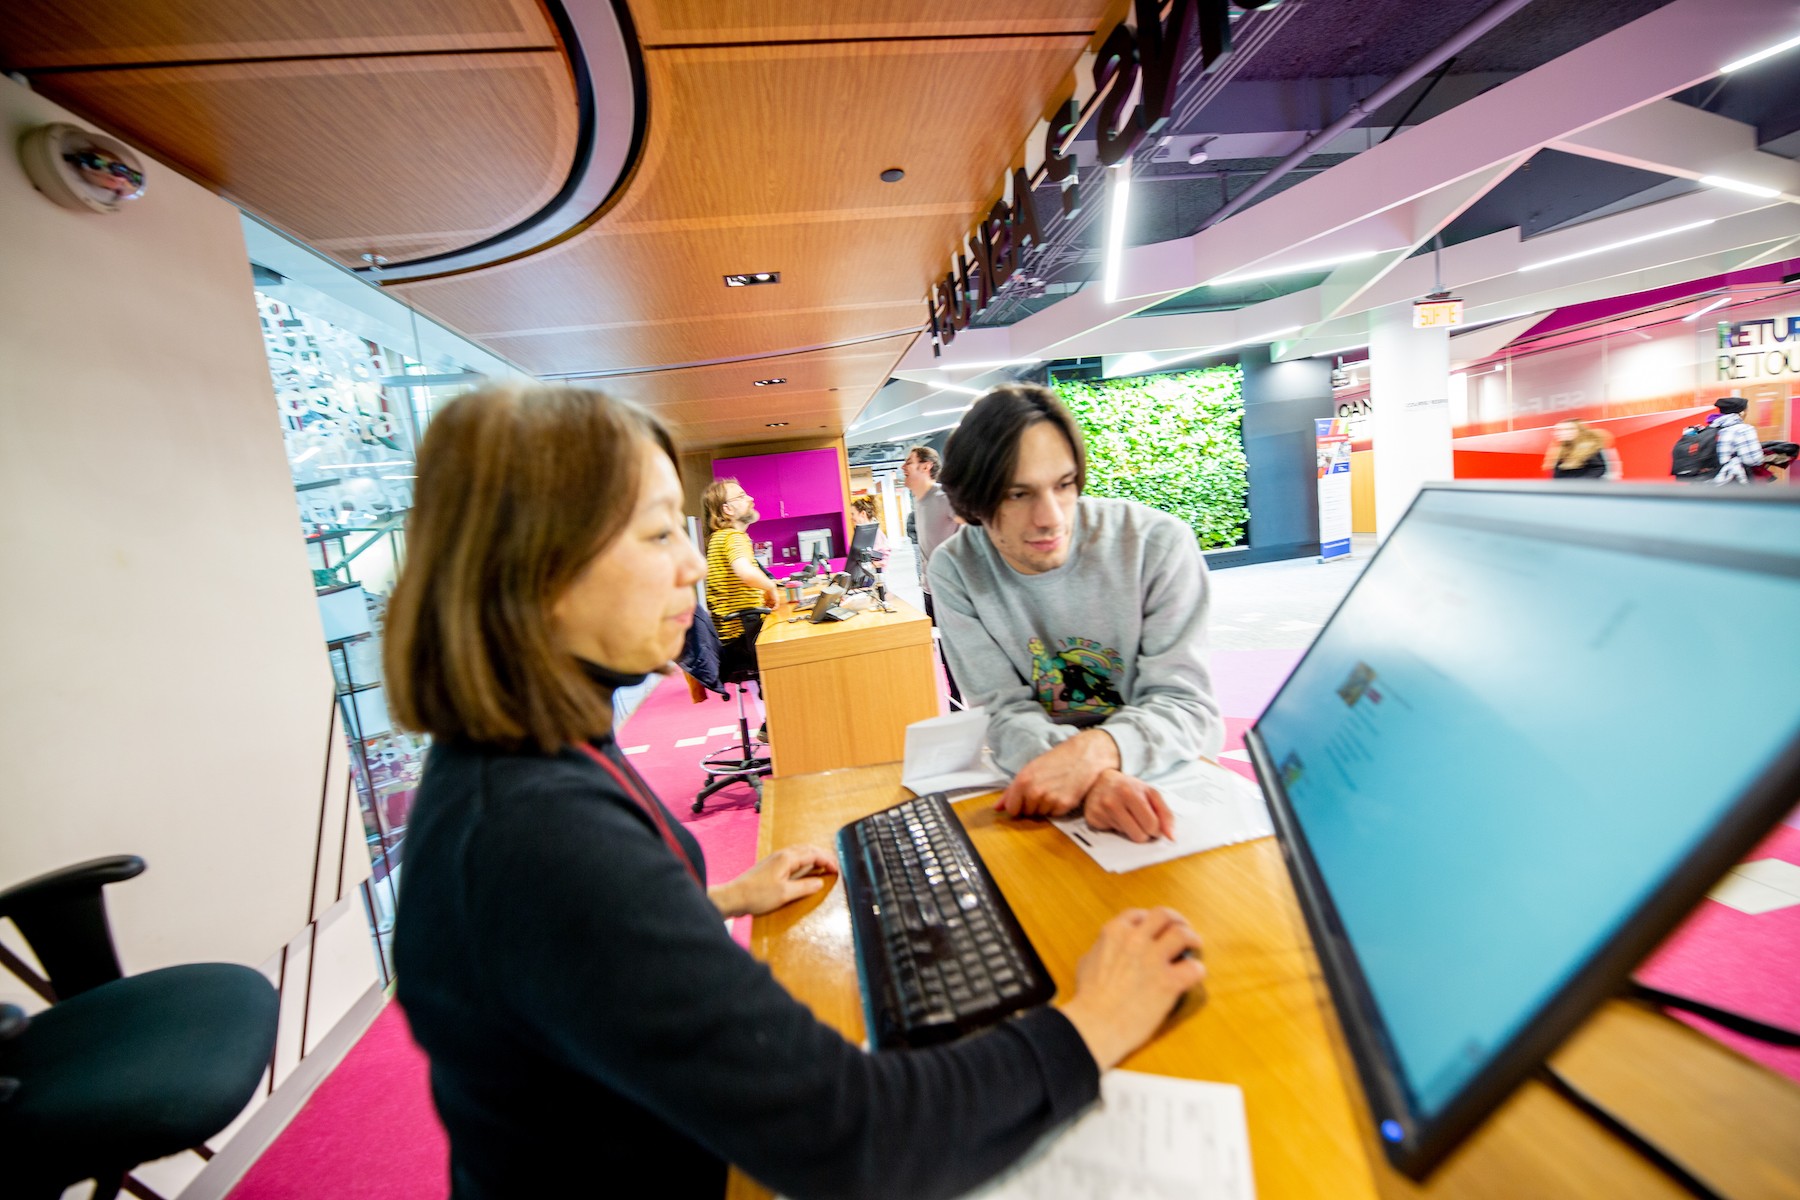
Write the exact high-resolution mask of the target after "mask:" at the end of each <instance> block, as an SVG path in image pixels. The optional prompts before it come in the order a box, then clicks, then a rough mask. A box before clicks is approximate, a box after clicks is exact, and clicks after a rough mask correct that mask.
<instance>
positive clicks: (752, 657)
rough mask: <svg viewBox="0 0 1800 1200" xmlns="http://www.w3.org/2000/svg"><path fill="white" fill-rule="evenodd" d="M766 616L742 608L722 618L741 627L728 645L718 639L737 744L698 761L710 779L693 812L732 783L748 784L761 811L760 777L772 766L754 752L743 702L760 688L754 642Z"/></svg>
mask: <svg viewBox="0 0 1800 1200" xmlns="http://www.w3.org/2000/svg"><path fill="white" fill-rule="evenodd" d="M768 615H769V610H768V609H766V608H744V609H739V610H738V611H737V612H734V613H730V614H728V615H727V616H726V617H725V618H724V619H725V620H727V621H731V620H735V621H738V622H739V623H741V624H742V626H743V633H741V634H739V635H738V636H737V637H735V638H732V639H730V640H729V641H726V640H723V639H721V640H720V643H719V679H720V681H721V682H722V683H724V684H725V685H726V686H728V687H734V688H736V689H737V702H738V740H737V743H736V744H735V745H731V746H726V747H725V748H724V749H722V750H715V751H713V752H712V753H711V754H708V755H707V756H706V757H705V758H703V759H701V760H700V769H701V770H702V771H705V772H706V773H707V775H708V776H710V778H709V779H708V780H707V782H706V786H705V787H703V788H701V789H700V794H699V795H697V796H695V797H694V811H695V812H703V811H705V809H706V798H707V797H708V796H711V795H712V794H713V793H715V792H719V791H723V790H724V789H725V788H728V787H730V786H731V785H732V784H734V783H748V784H749V785H750V787H751V788H752V790H754V791H755V792H756V811H757V812H761V811H762V781H763V776H765V775H767V774H769V772H771V771H773V770H774V769H775V766H774V763H773V762H771V761H770V759H769V758H768V756H767V755H764V754H759V753H758V752H757V749H756V745H757V744H756V742H754V741H753V740H751V737H750V713H749V708H748V706H747V704H746V703H745V699H744V698H745V695H746V694H747V693H748V692H749V690H750V685H751V684H752V683H754V684H756V685H757V687H758V689H759V690H760V689H761V687H762V676H761V675H760V674H759V673H758V672H757V669H756V639H757V637H758V636H759V635H761V633H762V619H763V618H764V617H766V616H768Z"/></svg>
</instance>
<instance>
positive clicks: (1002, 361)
mask: <svg viewBox="0 0 1800 1200" xmlns="http://www.w3.org/2000/svg"><path fill="white" fill-rule="evenodd" d="M1043 361H1044V360H1043V359H1041V358H996V359H992V360H991V361H988V362H968V363H944V364H943V365H941V366H939V367H937V368H935V369H936V370H939V371H986V370H990V369H992V368H994V367H1031V366H1036V365H1037V364H1038V363H1041V362H1043Z"/></svg>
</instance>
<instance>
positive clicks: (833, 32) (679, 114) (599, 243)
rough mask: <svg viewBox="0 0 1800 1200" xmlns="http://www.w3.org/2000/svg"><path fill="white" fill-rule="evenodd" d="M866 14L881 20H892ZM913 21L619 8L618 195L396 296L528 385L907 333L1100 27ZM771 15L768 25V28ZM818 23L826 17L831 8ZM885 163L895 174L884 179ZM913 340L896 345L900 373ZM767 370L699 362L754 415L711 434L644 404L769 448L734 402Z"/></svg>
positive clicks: (1010, 17)
mask: <svg viewBox="0 0 1800 1200" xmlns="http://www.w3.org/2000/svg"><path fill="white" fill-rule="evenodd" d="M798 7H799V8H800V9H801V10H802V12H803V13H804V12H811V11H814V10H821V9H824V8H825V6H823V5H801V6H798ZM867 7H868V11H869V12H877V13H879V12H880V10H882V9H883V8H885V9H887V10H890V11H889V13H888V16H889V17H893V15H894V12H896V11H899V10H900V9H901V7H902V6H898V5H887V6H877V5H871V6H867ZM915 7H922V8H926V9H928V10H930V9H935V10H936V12H935V13H933V15H932V19H930V20H924V19H915V20H914V21H912V22H911V23H909V24H907V26H906V27H907V28H908V29H911V30H914V31H915V34H914V36H917V37H918V39H919V40H905V41H881V40H864V39H862V38H860V37H849V38H847V39H845V40H837V39H838V38H839V36H840V34H839V30H838V28H836V27H833V26H831V25H830V24H829V23H827V24H825V25H823V26H820V25H817V24H812V25H808V24H804V23H800V24H796V23H794V22H795V18H794V17H793V16H792V14H791V12H790V10H789V9H787V8H786V7H785V6H775V5H759V6H756V8H755V9H754V10H753V9H752V8H751V7H750V6H747V5H740V6H736V12H737V13H738V15H737V16H733V15H732V13H733V6H729V5H717V6H713V5H699V4H654V3H653V4H649V5H641V6H637V7H635V8H634V15H635V16H636V18H637V20H638V26H639V34H640V37H641V38H642V40H643V43H644V46H645V50H644V61H645V76H646V84H647V91H648V94H649V108H650V124H649V132H648V137H647V139H646V144H645V148H644V153H643V157H642V160H641V162H640V165H639V167H638V171H637V174H636V176H635V177H634V178H633V179H632V181H631V185H630V187H629V188H628V190H627V191H626V192H625V194H624V195H623V196H622V197H621V198H620V199H619V200H618V202H617V203H616V204H615V205H614V206H613V207H612V208H611V210H610V211H608V212H607V213H606V215H605V216H604V217H602V218H601V220H599V221H598V222H596V223H595V224H594V225H593V226H591V227H590V228H589V229H587V230H586V231H584V232H583V233H581V234H580V235H578V236H577V237H575V238H572V239H570V240H569V241H567V242H564V243H563V244H561V245H559V246H556V247H553V248H551V249H549V250H546V251H543V252H541V253H539V254H536V255H533V256H531V257H529V258H525V259H521V260H519V261H517V262H513V263H509V264H505V265H502V266H499V267H494V268H490V269H487V270H484V271H479V272H474V273H471V274H469V275H462V276H454V277H450V278H446V279H441V280H435V281H424V282H419V283H411V284H401V285H397V286H396V290H397V291H399V292H400V293H401V294H403V295H405V296H406V297H407V298H408V299H409V300H410V301H412V302H413V303H415V304H417V305H418V306H419V307H420V308H421V309H423V310H425V311H427V312H430V313H432V314H434V315H436V316H439V317H440V318H442V319H443V320H445V321H446V322H447V323H449V324H452V325H454V326H456V327H457V328H460V329H463V330H466V331H468V332H469V333H471V334H472V335H474V336H476V337H477V338H479V339H480V340H481V341H482V342H483V343H484V344H487V345H490V346H492V347H493V348H494V350H495V351H496V352H498V353H500V354H503V355H505V356H507V357H509V358H511V359H512V360H513V361H515V362H517V363H519V364H520V365H522V366H524V367H525V368H526V369H527V370H530V371H534V372H538V373H543V374H557V375H580V374H582V373H585V372H615V371H620V370H624V369H628V368H631V367H641V366H647V365H664V366H667V365H675V364H682V363H705V362H716V361H717V360H720V359H727V358H745V357H748V356H761V355H771V354H779V353H781V352H783V351H786V350H791V349H797V348H801V347H813V346H827V345H831V344H833V343H839V342H846V341H851V340H853V339H863V338H869V337H871V336H874V335H877V334H882V333H889V332H893V331H896V330H916V329H918V328H919V327H920V325H921V324H922V322H923V319H924V311H925V310H924V297H925V294H926V291H927V288H928V287H929V284H930V280H931V279H932V278H933V277H934V276H935V275H937V274H941V273H942V272H943V270H944V269H945V268H946V267H947V266H948V264H949V258H950V253H951V250H952V248H953V246H955V244H956V243H957V242H958V240H959V239H960V238H961V237H962V235H963V234H964V233H965V232H966V231H967V230H968V228H969V227H970V225H972V224H973V222H974V220H975V218H976V215H977V214H978V213H979V212H980V211H981V210H982V209H984V208H985V207H986V205H988V204H989V203H991V202H992V200H993V199H994V197H995V196H996V194H997V193H998V191H999V189H1000V187H1001V185H1002V182H1003V177H1004V175H1005V173H1006V171H1007V168H1008V166H1009V165H1010V164H1011V161H1012V158H1013V156H1014V155H1015V154H1017V153H1018V151H1019V149H1020V147H1021V146H1022V144H1023V142H1024V140H1025V138H1026V136H1027V135H1028V134H1029V132H1030V131H1031V129H1032V127H1033V126H1034V125H1035V123H1036V122H1037V120H1038V118H1039V117H1040V116H1041V115H1042V113H1043V110H1044V108H1045V107H1046V105H1047V104H1048V103H1049V102H1050V101H1052V100H1054V99H1056V96H1055V95H1054V93H1055V92H1056V91H1057V89H1058V88H1059V87H1064V86H1066V84H1067V81H1068V79H1069V76H1070V69H1071V67H1072V66H1073V65H1074V63H1075V61H1076V60H1077V59H1078V58H1079V57H1080V55H1081V52H1082V51H1083V50H1084V49H1086V47H1087V44H1088V42H1089V40H1090V33H1089V30H1091V29H1092V28H1094V26H1093V24H1092V23H1091V22H1092V21H1093V20H1094V19H1095V18H1094V17H1093V15H1092V13H1091V12H1090V13H1088V14H1086V15H1085V16H1083V15H1082V14H1079V13H1077V14H1076V17H1075V18H1071V17H1070V16H1069V14H1068V12H1067V11H1066V10H1067V9H1068V8H1071V7H1074V6H1071V5H1064V6H1062V9H1063V10H1064V11H1060V12H1058V13H1056V14H1053V16H1054V17H1055V19H1052V20H1046V22H1045V23H1046V24H1049V25H1050V26H1051V27H1052V28H1057V27H1059V26H1060V27H1061V28H1063V29H1068V30H1069V31H1068V32H1055V33H1050V34H1028V35H1020V34H1019V33H1017V32H1016V29H1017V26H1019V25H1020V24H1021V23H1026V24H1029V23H1030V22H1027V21H1024V19H1023V18H1022V17H1020V16H1019V15H1018V14H1019V13H1021V12H1023V11H1024V10H1025V8H1026V6H1024V5H1013V6H1012V9H1013V12H1012V13H1010V14H1003V17H1002V19H1001V21H1000V22H999V23H1000V24H1001V25H1003V26H1004V27H1005V31H1006V32H1007V33H1008V34H1009V35H1010V36H994V35H992V34H991V32H982V33H979V34H976V35H973V36H940V34H941V32H942V31H943V30H944V29H945V28H946V26H947V25H950V24H953V23H951V22H947V21H944V20H940V19H938V17H939V15H941V14H942V13H943V12H946V11H949V10H950V9H951V8H952V6H950V5H947V4H934V5H925V6H915ZM1089 7H1090V8H1092V7H1093V6H1091V5H1090V6H1089ZM777 8H779V9H781V10H782V12H783V13H784V14H785V15H784V16H783V17H782V18H781V19H779V20H777V19H776V18H774V17H770V16H767V15H766V14H767V13H769V12H770V11H772V10H775V9H777ZM714 11H722V12H723V13H724V15H725V17H727V18H729V19H731V20H738V19H742V18H743V15H744V14H750V13H753V12H756V11H760V12H763V13H764V14H765V16H764V19H763V24H762V25H761V26H760V36H761V37H762V38H764V39H786V38H788V37H791V36H792V35H793V34H794V32H795V31H796V30H797V29H798V30H803V31H804V32H806V33H808V34H809V35H810V36H811V37H812V38H813V39H815V40H809V41H802V42H792V43H788V42H776V41H773V40H768V41H764V42H759V43H752V44H742V43H740V44H732V45H720V44H717V42H720V41H725V40H728V39H736V38H741V37H743V36H744V34H745V29H746V28H747V27H746V26H740V25H727V24H725V23H724V22H723V21H721V22H719V23H717V24H711V25H709V24H706V23H704V22H703V21H697V20H696V19H695V18H696V17H697V16H702V17H703V16H705V15H706V14H707V13H709V12H714ZM830 11H833V12H836V13H838V14H840V19H841V14H842V13H843V12H845V11H847V10H846V9H845V8H844V7H843V6H839V7H837V8H834V9H831V10H830ZM855 11H856V13H857V15H858V16H859V17H864V16H867V15H868V12H865V11H864V9H863V7H862V6H855ZM809 19H810V18H809ZM1084 22H1086V23H1084ZM989 24H990V25H992V24H993V22H989ZM964 25H965V27H966V25H967V23H966V22H965V23H964ZM881 27H882V28H884V29H889V28H892V24H891V22H890V23H889V24H884V25H882V26H881ZM857 28H859V29H860V28H861V26H857ZM671 29H677V30H680V31H681V33H682V35H683V36H684V37H690V38H691V39H692V40H704V41H706V42H709V43H712V44H709V45H705V46H687V45H681V46H668V47H664V48H658V47H657V44H656V42H655V41H654V40H653V39H654V38H656V37H662V36H667V35H668V31H669V30H671ZM883 36H890V35H883ZM827 38H829V39H832V40H817V39H827ZM889 167H899V168H901V169H902V170H904V171H905V172H906V177H905V178H904V179H902V180H901V181H900V182H898V183H893V184H889V183H883V182H882V180H881V172H882V171H883V170H884V169H886V168H889ZM755 271H779V272H780V273H781V282H780V283H779V284H776V285H772V286H765V287H751V288H727V287H726V286H725V284H724V279H723V277H724V276H725V275H727V274H735V273H747V272H755ZM907 340H908V339H905V338H902V339H896V340H895V341H894V343H893V347H894V348H893V354H894V358H898V356H899V354H900V353H901V352H902V351H903V350H904V349H905V345H906V342H907ZM881 344H883V343H867V344H865V346H863V347H858V348H857V349H856V357H857V360H858V361H859V362H860V363H861V364H862V366H863V367H864V368H866V369H867V371H868V380H867V386H866V390H861V391H855V392H853V393H852V395H851V396H850V397H849V398H848V400H849V402H848V403H845V402H843V401H844V399H845V397H844V394H843V393H836V394H833V395H832V399H833V400H834V401H837V402H838V403H836V404H834V405H833V409H834V411H827V410H826V409H825V408H823V407H821V408H818V409H817V410H815V413H814V415H816V416H817V418H818V419H816V420H810V419H809V420H804V421H798V420H797V421H796V422H795V424H796V425H799V424H802V423H804V425H806V426H807V427H808V428H816V427H817V426H818V425H821V424H825V425H828V426H829V427H830V428H831V429H832V430H834V431H835V430H839V429H841V428H842V427H843V423H844V422H845V421H846V420H847V419H848V418H849V417H852V416H854V415H855V413H856V412H857V411H858V410H860V408H861V406H862V404H863V403H864V402H865V401H866V400H867V398H868V396H869V395H871V394H872V393H873V391H874V390H875V389H876V388H878V387H880V385H881V384H882V383H883V382H885V380H886V378H887V371H888V369H889V368H890V367H891V366H892V363H893V361H894V360H893V359H890V360H889V361H888V362H886V363H881V364H873V363H872V362H871V361H870V360H869V358H868V350H867V348H866V346H867V345H881ZM782 373H783V372H782V371H780V370H776V369H774V368H773V367H771V366H769V365H768V362H767V361H765V360H764V359H761V358H756V359H753V360H752V361H745V362H739V363H735V364H729V365H725V366H719V367H711V368H707V374H706V375H705V376H704V377H705V378H706V379H708V380H710V381H716V382H717V383H718V384H719V386H721V387H722V388H725V389H726V391H727V392H728V393H729V394H733V395H743V396H748V397H749V398H750V400H751V401H752V403H750V404H749V405H748V407H747V408H746V407H744V406H741V405H740V406H735V407H738V408H740V410H741V411H739V412H737V413H736V415H732V414H731V413H730V412H729V411H728V410H727V409H725V407H724V406H723V405H722V406H721V412H720V414H719V416H718V417H717V418H715V419H711V420H706V421H701V420H699V419H698V417H697V415H695V413H694V410H692V409H691V408H690V407H689V406H687V405H682V406H681V408H680V411H679V414H678V413H677V411H676V409H675V408H674V407H673V406H674V401H673V399H672V398H671V399H670V400H669V402H668V403H669V404H670V406H671V407H669V408H668V409H665V408H664V400H663V398H662V396H663V393H662V385H659V384H656V383H652V382H648V381H647V382H646V383H645V384H644V387H643V389H642V397H643V398H644V399H645V400H646V402H648V403H650V404H652V406H654V407H656V408H657V409H658V411H660V412H663V414H664V415H665V416H666V417H667V418H668V419H669V420H670V421H671V423H672V424H674V425H675V426H676V427H677V429H678V431H679V433H680V435H681V436H682V437H683V438H684V439H685V440H688V441H690V442H693V441H696V440H704V441H705V442H706V443H709V444H718V443H721V442H732V443H736V442H743V441H751V440H771V439H774V438H778V437H781V436H783V433H782V432H781V431H774V430H768V429H766V428H765V424H766V420H769V419H782V418H766V419H764V418H763V417H762V408H763V406H767V405H769V404H772V403H774V402H775V400H776V397H777V394H778V393H780V392H781V391H782V389H781V388H779V387H777V388H764V389H758V390H757V391H756V392H755V393H750V392H749V391H747V390H746V389H747V385H748V382H749V381H750V380H754V379H759V378H766V377H770V376H779V375H781V374H782ZM672 374H674V373H671V372H663V373H661V374H660V376H659V377H660V378H662V379H664V380H666V379H668V378H669V377H670V376H671V375H672ZM600 385H601V386H604V387H608V388H616V386H617V385H616V382H615V381H614V380H611V379H608V380H605V381H602V382H601V384H600ZM788 386H789V387H793V386H794V385H793V384H792V383H790V384H789V385H788Z"/></svg>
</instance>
